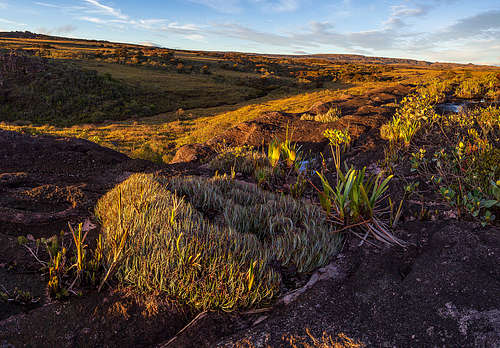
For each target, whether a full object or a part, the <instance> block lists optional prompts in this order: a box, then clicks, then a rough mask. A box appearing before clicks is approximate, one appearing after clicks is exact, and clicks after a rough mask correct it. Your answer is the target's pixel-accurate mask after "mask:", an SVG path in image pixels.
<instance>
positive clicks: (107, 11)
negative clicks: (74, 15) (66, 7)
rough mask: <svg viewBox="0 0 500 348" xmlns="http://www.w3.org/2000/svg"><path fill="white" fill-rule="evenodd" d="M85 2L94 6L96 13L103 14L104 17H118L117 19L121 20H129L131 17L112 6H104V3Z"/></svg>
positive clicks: (91, 0)
mask: <svg viewBox="0 0 500 348" xmlns="http://www.w3.org/2000/svg"><path fill="white" fill-rule="evenodd" d="M83 1H84V2H86V3H88V4H90V5H92V6H94V7H95V9H96V12H97V13H100V14H103V15H108V16H112V17H116V18H119V19H128V18H129V17H128V16H127V15H124V14H123V13H122V12H121V10H119V9H115V8H113V7H111V6H107V5H104V4H102V3H100V2H99V1H97V0H83Z"/></svg>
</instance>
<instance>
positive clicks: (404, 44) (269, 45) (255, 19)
mask: <svg viewBox="0 0 500 348" xmlns="http://www.w3.org/2000/svg"><path fill="white" fill-rule="evenodd" d="M13 30H20V31H25V30H28V31H32V32H36V33H45V34H51V35H58V36H68V37H76V38H85V39H98V40H109V41H114V42H128V43H140V44H147V45H156V46H161V47H167V48H174V49H196V50H210V51H238V52H255V53H275V54H315V53H333V54H362V55H368V56H382V57H398V58H411V59H419V60H427V61H431V62H435V61H440V62H456V63H474V64H489V65H500V0H400V1H389V0H331V1H325V0H141V1H132V0H37V1H32V0H0V31H13Z"/></svg>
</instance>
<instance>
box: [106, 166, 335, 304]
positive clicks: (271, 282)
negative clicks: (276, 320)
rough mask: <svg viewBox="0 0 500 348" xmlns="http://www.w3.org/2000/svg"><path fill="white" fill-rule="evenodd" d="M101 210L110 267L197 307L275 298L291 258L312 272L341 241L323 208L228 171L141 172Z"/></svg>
mask: <svg viewBox="0 0 500 348" xmlns="http://www.w3.org/2000/svg"><path fill="white" fill-rule="evenodd" d="M96 215H97V216H98V217H99V219H100V220H101V223H102V227H103V242H104V255H105V256H104V257H105V260H106V269H108V270H111V272H110V273H115V272H116V275H117V276H118V278H119V279H120V280H121V281H122V282H124V283H126V284H132V285H134V286H135V287H136V288H137V289H139V290H141V291H160V292H162V293H164V294H166V295H169V296H171V297H172V298H175V299H177V300H179V301H180V302H182V303H186V304H188V305H190V306H191V307H192V308H194V309H197V310H202V309H214V308H219V309H223V310H234V309H236V308H245V307H251V306H256V305H262V304H265V303H268V302H269V301H271V300H272V299H273V298H274V297H275V296H276V295H277V294H278V293H279V292H280V287H281V286H282V285H283V284H282V281H283V280H282V276H281V275H280V269H281V268H282V267H292V266H293V267H296V269H297V270H298V272H301V273H302V272H310V271H312V270H314V269H315V268H317V267H319V266H321V265H324V264H325V263H326V262H327V261H328V259H329V258H330V257H331V256H332V255H334V254H335V253H336V252H337V250H338V247H339V242H340V237H339V235H338V234H336V233H333V232H334V231H333V230H332V227H331V226H330V224H328V223H327V220H326V215H325V214H324V213H323V212H322V211H321V209H319V208H317V207H315V206H313V205H310V204H307V203H304V202H301V201H297V200H294V199H293V198H291V197H283V196H279V195H275V194H272V193H269V192H265V191H262V190H261V189H259V188H257V187H255V186H253V185H250V184H246V183H239V182H236V181H234V180H231V179H229V178H228V177H215V178H212V179H205V178H199V177H187V178H172V179H168V178H165V177H155V176H150V175H134V176H132V177H131V178H129V179H128V180H127V181H125V182H124V183H122V184H120V185H118V186H117V187H116V188H115V189H114V190H112V191H111V192H109V193H108V194H106V195H105V196H104V197H103V198H102V199H101V200H100V201H99V203H98V205H97V208H96Z"/></svg>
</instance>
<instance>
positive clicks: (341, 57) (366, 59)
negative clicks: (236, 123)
mask: <svg viewBox="0 0 500 348" xmlns="http://www.w3.org/2000/svg"><path fill="white" fill-rule="evenodd" d="M0 38H9V39H31V40H59V41H82V42H98V43H101V44H111V45H126V46H130V47H144V48H151V47H152V46H151V45H144V44H132V43H124V42H121V43H120V42H111V41H107V40H89V39H79V38H69V37H63V36H52V35H46V34H37V33H32V32H30V31H10V32H0ZM165 49H168V48H166V47H165ZM170 50H173V51H182V52H193V53H211V54H245V55H249V56H260V57H269V58H282V59H287V58H289V59H304V60H307V59H314V60H325V61H328V62H329V63H332V62H333V63H339V64H380V65H411V66H422V67H440V68H453V67H457V68H460V67H463V68H465V67H481V68H483V67H487V68H498V67H496V66H487V65H475V64H472V63H469V64H460V63H446V62H429V61H423V60H416V59H407V58H390V57H372V56H364V55H360V54H326V53H319V54H261V53H251V52H236V51H231V52H224V51H199V50H183V49H170Z"/></svg>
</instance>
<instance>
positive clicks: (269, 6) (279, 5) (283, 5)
mask: <svg viewBox="0 0 500 348" xmlns="http://www.w3.org/2000/svg"><path fill="white" fill-rule="evenodd" d="M253 1H254V2H255V3H257V4H260V5H261V6H262V9H263V10H264V11H271V12H293V11H296V10H297V9H298V8H299V6H300V1H299V0H253Z"/></svg>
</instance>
